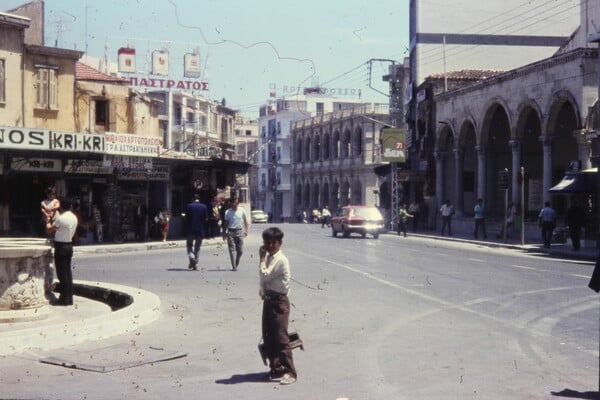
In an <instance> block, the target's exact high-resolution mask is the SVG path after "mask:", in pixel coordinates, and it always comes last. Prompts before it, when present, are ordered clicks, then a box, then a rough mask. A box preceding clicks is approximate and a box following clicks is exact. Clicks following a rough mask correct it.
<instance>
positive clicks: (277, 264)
mask: <svg viewBox="0 0 600 400" xmlns="http://www.w3.org/2000/svg"><path fill="white" fill-rule="evenodd" d="M259 275H260V289H261V293H265V292H266V291H272V292H277V293H279V294H288V293H289V291H290V280H291V279H292V273H291V270H290V263H289V261H288V259H287V257H286V256H285V255H284V254H283V252H282V251H281V250H279V251H278V252H277V253H275V254H273V255H272V256H271V255H270V254H269V255H267V257H266V259H265V261H262V262H261V263H260V268H259Z"/></svg>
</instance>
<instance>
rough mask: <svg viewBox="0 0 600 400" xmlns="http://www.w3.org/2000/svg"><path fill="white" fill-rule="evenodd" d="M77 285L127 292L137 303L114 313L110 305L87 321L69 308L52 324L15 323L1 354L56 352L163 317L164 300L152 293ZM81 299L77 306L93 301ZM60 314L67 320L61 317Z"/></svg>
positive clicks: (1, 338)
mask: <svg viewBox="0 0 600 400" xmlns="http://www.w3.org/2000/svg"><path fill="white" fill-rule="evenodd" d="M75 283H77V284H82V285H86V286H87V287H95V288H102V289H107V290H112V291H116V292H123V293H127V294H129V295H130V296H132V297H133V303H132V304H131V305H129V306H127V307H124V308H122V309H120V310H118V311H112V312H111V311H110V309H109V307H108V306H107V309H106V312H100V313H99V314H98V313H96V314H95V315H91V316H89V317H88V316H84V317H83V318H80V317H78V316H75V315H73V314H72V313H71V311H72V309H71V308H70V307H68V308H64V309H60V310H56V314H57V318H55V320H54V321H51V322H50V319H48V320H46V321H43V322H42V323H39V321H32V322H25V323H19V324H15V326H14V327H13V328H14V329H13V330H11V331H7V332H1V333H0V355H3V356H5V355H11V354H16V353H22V352H24V351H27V350H33V349H42V350H49V349H56V348H60V347H66V346H72V345H75V344H79V343H82V342H87V341H93V340H100V339H106V338H109V337H112V336H116V335H120V334H123V333H128V332H132V331H135V330H137V329H139V328H140V327H142V326H144V325H147V324H150V323H151V322H154V321H156V320H157V319H158V318H159V317H160V314H161V313H160V299H159V297H158V296H156V295H155V294H153V293H151V292H148V291H145V290H142V289H138V288H134V287H129V286H123V285H116V284H107V283H103V282H89V281H75ZM77 297H78V296H76V301H75V303H76V305H77V303H80V304H82V305H83V304H84V302H92V300H88V299H85V300H82V299H81V298H79V299H77ZM88 304H89V303H88ZM45 307H51V306H45ZM51 312H52V311H51ZM60 314H64V315H66V316H67V317H66V318H61V316H62V315H60Z"/></svg>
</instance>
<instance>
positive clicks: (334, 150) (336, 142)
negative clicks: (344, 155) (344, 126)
mask: <svg viewBox="0 0 600 400" xmlns="http://www.w3.org/2000/svg"><path fill="white" fill-rule="evenodd" d="M340 147H341V146H340V131H339V130H337V129H336V130H335V131H334V132H333V138H332V147H331V158H332V159H333V160H337V159H338V158H340Z"/></svg>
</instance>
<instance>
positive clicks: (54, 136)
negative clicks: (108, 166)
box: [0, 126, 104, 153]
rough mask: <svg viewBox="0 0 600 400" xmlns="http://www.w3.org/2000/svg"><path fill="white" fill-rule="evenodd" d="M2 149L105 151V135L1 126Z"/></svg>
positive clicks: (0, 140) (0, 142) (0, 139)
mask: <svg viewBox="0 0 600 400" xmlns="http://www.w3.org/2000/svg"><path fill="white" fill-rule="evenodd" d="M0 149H18V150H54V151H85V152H89V153H103V152H104V136H103V135H94V134H88V133H73V132H54V131H51V130H48V129H34V128H22V127H14V126H13V127H6V126H2V127H0Z"/></svg>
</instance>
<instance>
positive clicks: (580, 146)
mask: <svg viewBox="0 0 600 400" xmlns="http://www.w3.org/2000/svg"><path fill="white" fill-rule="evenodd" d="M586 134H587V130H585V129H581V130H576V131H573V136H574V137H575V139H576V140H577V154H578V159H579V160H581V169H582V170H585V169H590V168H592V161H591V159H590V156H591V155H592V147H591V145H590V141H589V140H588V139H587V138H586Z"/></svg>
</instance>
